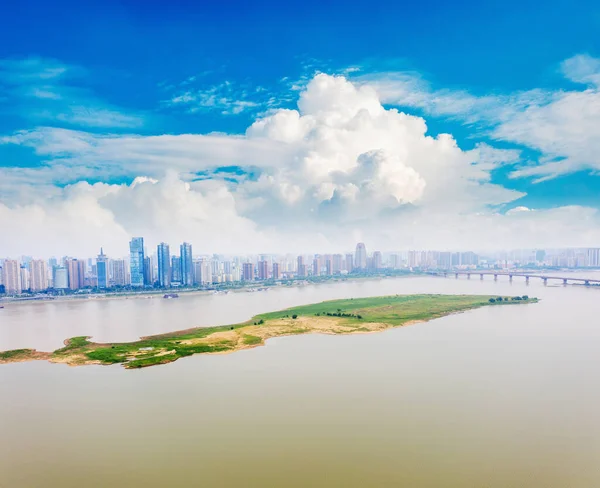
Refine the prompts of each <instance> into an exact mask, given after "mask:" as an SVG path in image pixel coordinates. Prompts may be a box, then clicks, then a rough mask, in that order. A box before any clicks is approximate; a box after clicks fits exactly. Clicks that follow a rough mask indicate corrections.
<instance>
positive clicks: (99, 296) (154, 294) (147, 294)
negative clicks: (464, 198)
mask: <svg viewBox="0 0 600 488" xmlns="http://www.w3.org/2000/svg"><path fill="white" fill-rule="evenodd" d="M422 276H428V275H427V274H425V273H404V274H398V275H373V276H352V277H343V278H340V277H332V278H331V279H327V280H319V281H305V280H295V281H292V282H290V284H283V283H282V284H277V283H276V284H273V283H262V282H255V283H252V284H248V285H246V286H240V287H236V288H223V289H211V290H203V289H187V288H168V289H164V290H156V289H148V290H145V291H131V292H124V293H114V294H113V293H89V294H88V293H81V294H73V295H59V296H55V297H40V298H12V297H11V298H0V307H1V306H2V305H4V304H10V305H11V306H12V305H25V304H32V303H63V302H72V301H94V300H128V299H145V300H148V299H154V298H161V299H162V297H163V296H164V295H167V294H173V293H175V294H178V295H185V296H190V295H217V294H228V293H244V292H246V293H256V292H257V290H258V289H263V288H264V289H267V290H273V289H279V288H298V287H302V286H309V285H322V284H331V283H340V282H351V281H376V280H382V279H393V278H409V277H410V278H415V277H422Z"/></svg>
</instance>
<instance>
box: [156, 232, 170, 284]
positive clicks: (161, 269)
mask: <svg viewBox="0 0 600 488" xmlns="http://www.w3.org/2000/svg"><path fill="white" fill-rule="evenodd" d="M157 256H158V285H159V286H160V287H161V288H169V287H170V286H171V254H170V252H169V245H168V244H166V243H164V242H161V243H160V244H159V245H158V247H157Z"/></svg>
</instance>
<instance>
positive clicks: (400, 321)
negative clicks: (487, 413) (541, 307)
mask: <svg viewBox="0 0 600 488" xmlns="http://www.w3.org/2000/svg"><path fill="white" fill-rule="evenodd" d="M536 301H537V299H535V298H531V299H530V298H527V299H524V298H523V297H518V298H517V297H493V296H481V295H392V296H385V297H370V298H356V299H352V298H351V299H345V300H332V301H328V302H321V303H316V304H312V305H304V306H300V307H293V308H289V309H287V310H281V311H278V312H271V313H266V314H261V315H257V316H256V317H253V318H252V319H251V320H249V321H248V322H244V323H241V324H235V325H227V326H220V327H201V328H195V329H188V330H184V331H178V332H172V333H168V334H161V335H156V336H151V337H146V338H143V339H141V340H139V341H135V342H129V343H115V344H98V343H93V342H90V341H89V340H88V338H87V337H73V338H72V339H69V340H67V341H65V347H63V348H61V349H58V350H56V351H54V352H53V353H51V354H48V358H47V359H49V360H50V361H53V362H63V363H68V364H72V365H81V364H118V363H122V364H123V365H124V366H125V367H127V368H143V367H147V366H154V365H157V364H164V363H169V362H172V361H176V360H177V359H179V358H181V357H186V356H191V355H192V354H203V353H220V352H228V351H235V350H239V349H245V348H250V347H256V346H258V345H261V344H263V343H264V341H265V340H267V339H269V338H271V337H278V336H285V335H295V334H305V333H311V332H316V333H325V334H351V333H361V332H362V333H364V332H375V331H380V330H385V329H387V328H390V327H397V326H401V325H404V324H407V323H413V322H417V321H424V320H431V319H435V318H438V317H442V316H445V315H448V314H451V313H456V312H463V311H466V310H470V309H474V308H479V307H483V306H495V307H496V306H503V305H508V304H523V303H531V302H536ZM39 354H40V353H37V352H36V351H34V350H32V349H17V350H14V351H6V352H0V361H2V362H11V361H16V360H24V359H27V358H30V359H39V358H40V357H39ZM36 355H37V357H36Z"/></svg>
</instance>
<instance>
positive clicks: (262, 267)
mask: <svg viewBox="0 0 600 488" xmlns="http://www.w3.org/2000/svg"><path fill="white" fill-rule="evenodd" d="M268 278H269V268H268V263H267V261H265V260H263V261H259V262H258V279H259V280H266V279H268Z"/></svg>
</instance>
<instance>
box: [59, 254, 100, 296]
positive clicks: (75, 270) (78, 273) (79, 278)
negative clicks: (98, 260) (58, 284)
mask: <svg viewBox="0 0 600 488" xmlns="http://www.w3.org/2000/svg"><path fill="white" fill-rule="evenodd" d="M65 265H66V268H67V273H68V275H69V289H71V290H79V289H80V288H83V287H84V286H85V261H81V260H79V259H67V260H66V261H65ZM104 288H106V287H104Z"/></svg>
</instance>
